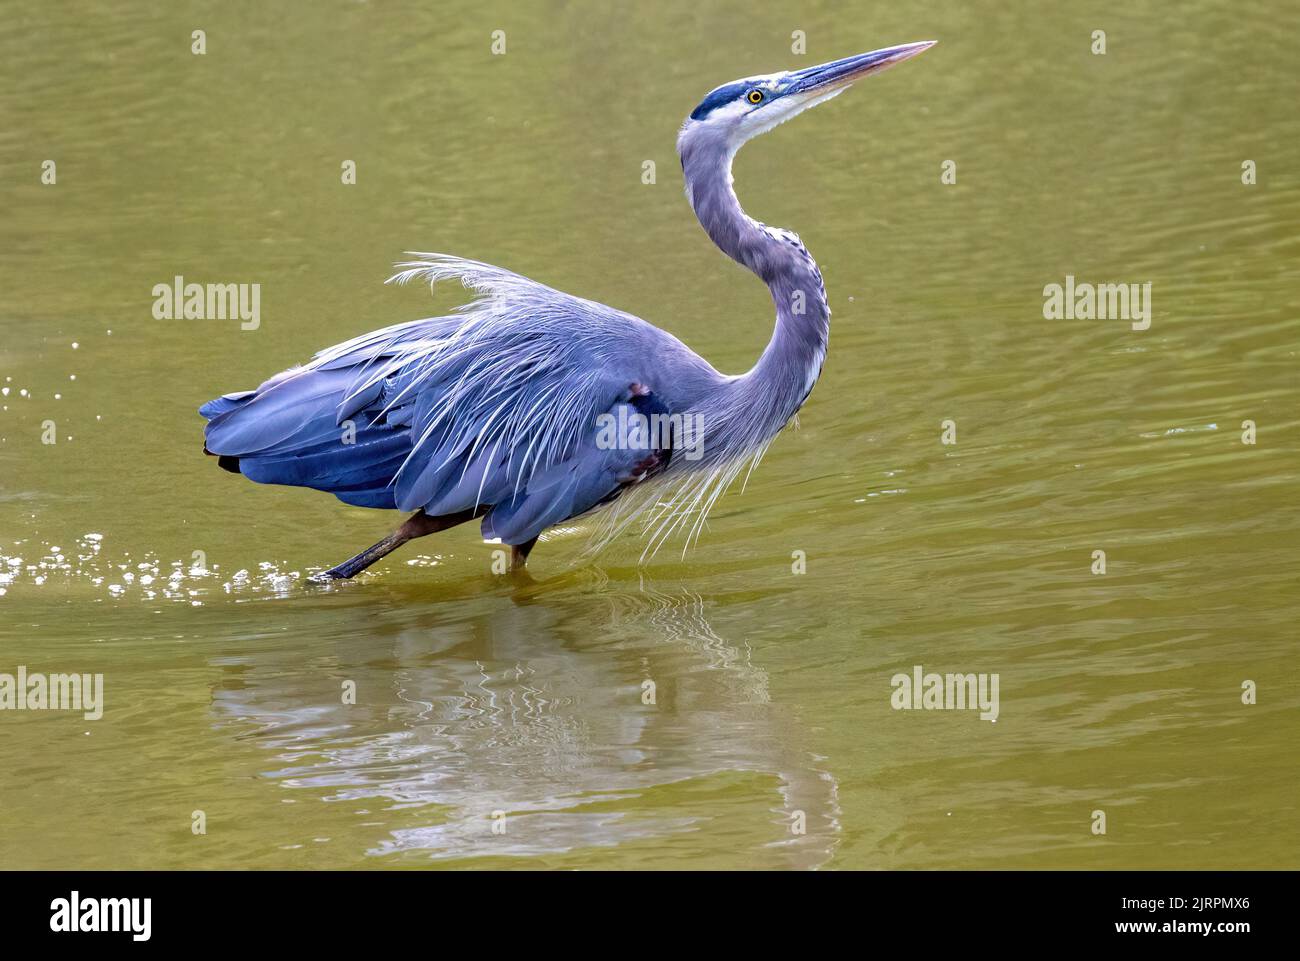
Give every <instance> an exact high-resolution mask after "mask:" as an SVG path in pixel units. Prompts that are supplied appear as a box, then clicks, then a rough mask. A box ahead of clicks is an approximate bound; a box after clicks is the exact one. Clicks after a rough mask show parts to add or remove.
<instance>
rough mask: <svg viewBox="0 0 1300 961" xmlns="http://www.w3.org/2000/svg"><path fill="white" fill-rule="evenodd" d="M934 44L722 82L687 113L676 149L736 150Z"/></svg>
mask: <svg viewBox="0 0 1300 961" xmlns="http://www.w3.org/2000/svg"><path fill="white" fill-rule="evenodd" d="M934 44H935V41H933V40H922V41H921V42H919V43H905V44H902V45H900V46H897V47H885V48H884V49H883V50H873V51H871V52H870V53H861V54H858V55H857V56H855V57H845V58H844V59H842V60H832V61H831V62H830V63H823V64H819V65H818V66H816V67H805V68H803V69H802V70H787V71H783V72H781V73H773V74H768V75H766V76H760V77H747V78H745V79H744V80H735V81H732V82H731V83H724V84H723V85H722V86H721V87H718V88H717V89H716V90H714V91H712V92H711V93H710V94H709V95H708V96H707V97H705V98H704V99H703V100H702V101H700V105H699V106H698V107H696V108H695V109H694V110H693V111H691V115H690V117H689V118H688V119H687V120H686V123H685V124H684V125H683V126H682V132H681V136H680V137H679V138H678V142H677V146H678V152H679V153H682V154H683V155H685V153H686V151H687V150H688V149H689V148H690V147H691V145H692V144H694V143H698V142H703V141H708V142H710V143H714V144H717V145H720V146H724V147H725V148H727V149H729V150H730V151H735V150H738V149H739V148H740V146H741V144H743V143H744V142H745V141H746V140H749V139H750V138H751V137H756V136H758V135H759V134H761V133H766V132H767V131H769V130H771V129H772V128H773V127H775V126H776V125H777V124H780V123H784V122H785V121H787V120H789V119H790V118H791V117H793V116H795V115H796V114H799V113H802V112H803V111H805V110H807V109H808V108H809V107H815V106H816V105H817V104H819V103H824V102H826V101H827V100H830V99H831V98H832V97H834V96H836V95H838V94H840V93H843V92H844V91H845V90H847V89H848V88H849V87H851V86H852V85H853V83H854V81H857V80H861V79H862V78H863V77H865V76H867V75H868V74H871V73H876V72H878V71H880V70H884V69H885V68H886V67H891V66H893V65H894V64H896V63H901V62H902V61H904V60H907V59H908V58H910V57H914V56H916V55H917V54H918V53H920V52H921V51H923V50H928V49H929V48H930V47H932V46H934Z"/></svg>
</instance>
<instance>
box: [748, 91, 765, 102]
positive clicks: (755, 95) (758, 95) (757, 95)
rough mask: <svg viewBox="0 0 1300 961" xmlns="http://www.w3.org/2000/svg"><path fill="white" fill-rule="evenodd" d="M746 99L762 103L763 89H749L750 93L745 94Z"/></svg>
mask: <svg viewBox="0 0 1300 961" xmlns="http://www.w3.org/2000/svg"><path fill="white" fill-rule="evenodd" d="M745 99H746V100H748V101H749V102H750V103H762V102H763V91H761V90H751V91H749V93H747V94H746V95H745Z"/></svg>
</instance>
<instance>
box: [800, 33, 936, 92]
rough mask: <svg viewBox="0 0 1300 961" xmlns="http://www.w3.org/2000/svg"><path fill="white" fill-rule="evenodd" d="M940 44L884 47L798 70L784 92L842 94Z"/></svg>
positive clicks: (928, 41) (925, 42)
mask: <svg viewBox="0 0 1300 961" xmlns="http://www.w3.org/2000/svg"><path fill="white" fill-rule="evenodd" d="M937 42H938V41H937V40H922V41H920V42H918V43H904V44H900V45H899V46H897V47H885V48H884V49H883V50H873V51H871V52H870V53H860V54H858V55H857V56H855V57H845V58H844V59H843V60H832V61H831V62H830V63H823V64H818V65H817V66H815V67H805V68H804V69H803V70H795V71H793V72H792V73H791V74H790V75H789V76H788V77H787V78H786V79H787V81H788V82H789V83H790V84H791V85H790V87H789V88H788V89H787V90H786V91H785V92H786V93H793V94H806V93H814V92H815V93H829V92H830V91H832V90H841V89H843V88H844V87H847V86H848V85H849V84H851V83H853V82H854V81H855V80H860V79H862V78H863V77H865V76H866V75H867V74H869V73H875V72H877V71H878V70H884V69H885V68H886V67H892V66H893V65H894V64H896V63H902V62H903V61H904V60H908V59H910V58H912V57H915V56H916V55H917V54H918V53H921V52H922V51H924V50H929V49H930V48H931V47H933V46H934V45H935V44H936V43H937Z"/></svg>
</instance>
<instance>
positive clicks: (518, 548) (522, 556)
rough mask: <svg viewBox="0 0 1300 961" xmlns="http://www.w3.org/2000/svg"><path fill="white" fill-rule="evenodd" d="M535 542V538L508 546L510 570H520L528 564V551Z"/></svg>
mask: <svg viewBox="0 0 1300 961" xmlns="http://www.w3.org/2000/svg"><path fill="white" fill-rule="evenodd" d="M536 544H537V538H536V537H534V538H533V539H532V540H531V541H528V542H526V543H523V544H515V545H514V546H513V547H511V548H510V569H511V570H512V571H522V570H523V569H524V568H525V567H526V566H527V565H528V553H529V551H531V550H532V549H533V547H535V546H536Z"/></svg>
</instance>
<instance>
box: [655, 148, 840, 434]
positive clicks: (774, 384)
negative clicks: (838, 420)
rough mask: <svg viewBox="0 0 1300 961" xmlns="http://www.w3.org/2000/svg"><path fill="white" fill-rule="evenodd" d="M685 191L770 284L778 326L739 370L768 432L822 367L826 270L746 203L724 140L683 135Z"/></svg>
mask: <svg viewBox="0 0 1300 961" xmlns="http://www.w3.org/2000/svg"><path fill="white" fill-rule="evenodd" d="M678 149H679V150H680V152H681V158H682V172H683V173H684V175H685V178H686V196H687V198H688V199H689V200H690V202H691V207H692V208H693V209H694V210H695V216H696V217H698V218H699V221H700V224H701V226H703V227H704V230H705V231H706V232H707V233H708V235H709V237H710V238H711V239H712V240H713V242H714V243H715V244H717V245H718V247H719V248H720V249H721V250H722V252H723V253H725V254H726V255H727V256H728V257H730V258H731V259H732V260H734V261H736V262H737V263H739V264H741V265H742V266H744V267H746V268H748V269H749V270H752V271H753V272H754V273H755V274H757V275H758V277H759V278H760V279H761V280H762V281H763V282H764V283H765V284H767V288H768V290H769V291H770V292H771V294H772V302H773V304H774V305H775V307H776V327H775V329H774V331H773V333H772V339H771V340H770V341H769V342H768V345H767V349H766V350H764V351H763V355H762V357H760V358H759V360H758V363H757V364H755V365H754V367H753V369H751V370H750V371H749V372H748V373H747V374H744V375H742V376H741V377H738V378H735V384H734V390H735V391H737V393H738V394H739V395H743V396H742V397H738V402H740V403H743V404H755V405H758V407H759V408H760V409H761V413H762V415H763V416H764V417H765V418H766V420H767V421H768V422H767V423H766V424H765V425H764V431H765V432H766V433H767V436H771V435H772V434H775V433H776V432H777V431H778V430H780V429H781V428H782V427H784V426H785V424H786V422H787V421H789V420H790V418H791V417H793V416H794V414H795V412H796V411H797V410H798V409H799V408H800V407H801V406H802V405H803V402H804V401H805V400H806V399H807V397H808V394H809V392H810V391H811V390H812V387H813V384H814V383H816V380H817V377H818V375H819V374H820V373H821V366H822V362H823V360H824V359H825V357H826V345H827V341H828V339H829V336H830V307H829V306H828V305H827V302H826V288H825V287H824V286H823V285H822V277H821V272H820V271H819V270H818V269H817V264H816V262H814V260H813V259H812V255H811V254H809V253H808V249H807V248H806V247H805V246H804V245H803V244H802V243H801V242H800V240H799V238H798V237H797V236H796V235H795V234H793V233H791V232H790V231H788V230H782V229H781V228H779V227H775V228H774V227H768V226H767V225H766V224H762V223H759V222H758V221H756V220H754V219H753V218H751V217H749V216H748V215H747V214H746V213H745V211H744V210H742V209H741V206H740V201H739V200H737V199H736V192H735V190H734V189H733V188H732V176H731V161H732V158H733V157H734V156H735V153H736V150H735V148H733V147H728V146H727V145H726V144H725V143H722V142H720V141H713V142H702V141H698V140H695V139H690V140H688V139H687V137H686V136H685V135H684V136H683V137H682V139H681V140H680V141H679V143H678Z"/></svg>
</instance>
